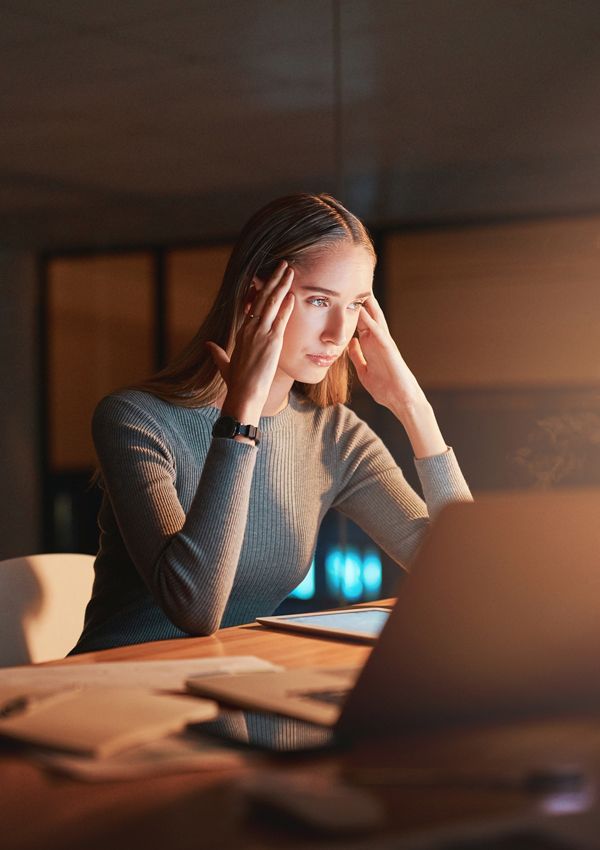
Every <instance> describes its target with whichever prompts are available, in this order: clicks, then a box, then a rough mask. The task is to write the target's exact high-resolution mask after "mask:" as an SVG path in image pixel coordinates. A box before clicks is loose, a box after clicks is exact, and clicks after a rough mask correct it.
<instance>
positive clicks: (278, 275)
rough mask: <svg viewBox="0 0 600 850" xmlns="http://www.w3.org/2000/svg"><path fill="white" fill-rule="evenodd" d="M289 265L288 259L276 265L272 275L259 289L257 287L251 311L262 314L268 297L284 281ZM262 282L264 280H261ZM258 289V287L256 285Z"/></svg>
mask: <svg viewBox="0 0 600 850" xmlns="http://www.w3.org/2000/svg"><path fill="white" fill-rule="evenodd" d="M288 268H289V266H288V263H287V261H286V260H282V261H281V262H280V263H279V264H278V265H277V267H276V269H275V271H274V272H273V274H272V275H271V277H270V278H269V279H268V280H267V281H266V283H264V284H263V285H262V286H261V287H260V288H259V289H257V293H256V297H255V298H254V300H253V302H252V310H251V311H250V312H252V313H254V314H255V315H259V316H260V315H262V313H263V309H264V306H265V304H266V303H267V299H268V298H269V297H270V296H271V294H272V293H273V292H274V291H275V290H276V289H277V287H278V286H279V284H280V283H281V282H282V280H283V278H284V275H285V273H286V271H287V270H288ZM260 283H262V281H260ZM255 289H256V287H255Z"/></svg>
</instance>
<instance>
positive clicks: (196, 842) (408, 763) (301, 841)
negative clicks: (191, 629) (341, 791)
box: [0, 625, 600, 850]
mask: <svg viewBox="0 0 600 850" xmlns="http://www.w3.org/2000/svg"><path fill="white" fill-rule="evenodd" d="M368 651H369V650H368V648H367V647H365V646H361V645H359V644H351V643H344V642H340V641H333V640H324V639H321V638H316V637H303V636H299V635H292V634H285V633H282V632H281V633H280V632H274V631H268V630H265V629H263V628H261V627H257V626H254V625H248V626H240V627H237V628H232V629H224V630H222V631H220V632H219V633H217V634H216V635H215V636H213V637H207V638H189V639H187V640H179V641H164V642H159V643H152V644H144V645H140V646H135V647H124V648H119V649H115V650H108V651H105V652H101V653H94V654H90V655H85V656H77V657H74V658H71V659H68V660H66V661H65V662H61V663H68V664H79V663H84V662H89V661H100V660H102V661H109V660H114V661H119V660H126V659H130V660H131V659H168V658H192V657H210V656H227V655H258V656H260V657H263V658H266V659H268V660H270V661H274V662H277V663H281V664H285V665H287V666H290V667H293V666H304V665H320V666H325V665H327V666H332V665H341V666H349V665H351V664H355V663H360V662H361V661H363V660H364V659H365V658H366V655H367V653H368ZM556 761H559V762H561V763H565V762H568V763H570V764H574V763H576V764H584V765H586V766H587V767H588V768H589V769H590V770H591V771H593V772H594V773H595V772H596V769H597V767H598V765H600V720H599V721H596V720H585V719H583V720H570V721H562V722H546V723H537V724H533V723H529V724H515V725H514V726H512V727H504V728H501V729H481V730H479V729H469V730H463V731H461V732H460V733H458V732H455V733H453V734H450V733H439V734H436V735H431V734H430V735H421V736H415V735H412V736H404V737H402V738H399V739H397V740H395V741H394V742H389V741H388V742H381V743H377V744H372V745H370V746H362V747H359V748H356V749H355V750H353V751H352V752H347V753H337V754H332V753H329V754H323V755H314V756H310V757H307V756H302V757H293V758H291V757H287V758H285V759H282V757H276V756H267V755H262V754H261V755H252V756H251V757H249V759H248V763H247V765H246V766H244V767H241V768H235V769H229V770H227V771H225V770H221V771H213V772H207V773H202V772H198V773H193V774H182V775H176V776H164V777H156V778H152V779H144V780H136V781H134V782H122V783H116V782H115V783H105V784H99V785H86V784H83V783H78V782H76V781H74V780H70V779H67V778H63V777H58V776H54V775H51V774H48V773H45V772H44V771H42V770H41V769H40V768H38V767H37V766H36V765H34V764H33V763H32V762H29V761H27V760H26V759H25V758H23V757H22V756H21V755H20V754H19V751H18V750H17V749H16V748H12V749H11V748H9V747H4V748H3V749H2V751H1V754H0V818H1V820H0V824H1V826H0V830H1V835H2V837H0V847H2V848H5V850H33V848H36V850H37V848H40V850H41V848H44V850H59V848H60V850H76V849H77V850H79V848H85V850H96V848H97V849H98V850H100V848H102V850H118V848H127V850H132V848H136V847H140V848H141V847H143V848H144V850H155V848H156V850H167V848H168V850H187V848H190V850H191V848H194V850H197V848H203V847H206V848H211V850H234V848H235V850H238V848H242V850H258V848H275V847H282V846H285V847H290V848H300V847H307V846H310V844H311V842H316V843H318V846H319V847H321V846H329V845H328V844H326V843H324V842H325V839H324V838H323V836H317V837H315V836H312V837H311V836H310V835H309V834H307V833H305V832H302V831H301V830H299V829H297V828H294V827H293V826H291V825H289V824H287V823H273V822H272V821H271V820H269V819H268V818H267V817H266V816H261V815H260V814H257V813H254V814H252V815H250V816H248V815H247V814H244V813H243V811H242V810H241V809H240V805H239V801H238V800H237V799H236V795H235V791H234V789H233V786H234V784H235V780H236V779H237V778H238V777H239V776H240V775H243V774H244V773H247V772H251V771H256V770H258V771H265V770H269V771H281V772H286V773H290V772H291V773H294V772H298V771H302V772H304V771H307V770H308V771H314V772H315V774H319V775H326V774H330V775H337V774H339V773H344V772H353V771H355V770H357V769H361V770H362V769H365V768H369V767H378V768H380V767H385V766H390V765H392V766H396V767H406V768H415V767H419V768H422V767H427V768H439V769H442V770H454V769H456V767H457V766H459V767H463V768H464V767H469V768H472V769H473V770H480V769H488V770H489V769H490V768H492V769H494V770H498V769H499V770H504V769H507V768H508V769H510V770H515V769H517V770H518V769H521V768H530V767H531V766H532V765H541V766H543V765H547V764H548V763H552V762H554V763H556ZM375 793H377V794H378V796H380V798H381V799H382V800H383V801H384V803H385V805H386V807H387V811H388V823H387V825H386V827H385V829H384V831H383V833H382V834H383V835H385V834H388V833H391V834H396V833H397V832H405V831H407V830H413V829H416V828H420V827H424V826H430V825H433V824H437V823H439V824H441V823H446V822H448V821H456V820H461V819H466V818H477V819H481V818H487V817H494V816H500V815H502V814H504V813H509V812H518V811H525V810H527V809H530V808H531V807H532V806H533V805H534V800H533V799H532V797H531V796H530V795H528V794H526V793H525V792H524V791H518V790H513V791H507V790H504V791H497V790H496V791H494V790H489V789H485V788H483V787H480V788H473V787H472V788H461V787H429V788H425V787H423V788H393V787H388V788H380V789H377V791H376V792H375ZM599 834H600V829H599ZM378 837H380V836H371V837H369V838H367V845H365V846H376V840H377V838H378ZM332 846H336V847H338V848H339V847H343V848H344V850H346V848H348V847H351V846H352V845H351V841H350V839H349V838H347V839H343V840H342V842H341V843H340V842H339V841H338V842H337V843H333V844H332Z"/></svg>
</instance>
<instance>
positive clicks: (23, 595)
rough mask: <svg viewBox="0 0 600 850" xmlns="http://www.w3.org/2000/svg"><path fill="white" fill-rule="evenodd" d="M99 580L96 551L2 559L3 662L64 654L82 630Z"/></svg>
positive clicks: (0, 636) (0, 641) (0, 654)
mask: <svg viewBox="0 0 600 850" xmlns="http://www.w3.org/2000/svg"><path fill="white" fill-rule="evenodd" d="M93 581H94V556H93V555H80V554H73V553H65V554H55V553H52V554H43V555H27V556H24V557H22V558H11V559H10V560H6V561H0V667H10V666H14V665H16V664H29V663H32V662H39V661H51V660H53V659H56V658H64V656H65V655H66V654H67V653H68V652H69V651H70V650H71V649H72V648H73V646H74V645H75V643H76V642H77V639H78V638H79V635H80V634H81V629H82V627H83V619H84V614H85V606H86V604H87V602H88V601H89V599H90V596H91V594H92V584H93Z"/></svg>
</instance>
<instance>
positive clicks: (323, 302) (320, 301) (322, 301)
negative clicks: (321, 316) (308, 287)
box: [308, 297, 327, 307]
mask: <svg viewBox="0 0 600 850" xmlns="http://www.w3.org/2000/svg"><path fill="white" fill-rule="evenodd" d="M308 303H309V304H314V306H315V307H327V299H326V298H316V297H315V298H309V299H308Z"/></svg>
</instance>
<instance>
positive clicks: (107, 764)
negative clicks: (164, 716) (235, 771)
mask: <svg viewBox="0 0 600 850" xmlns="http://www.w3.org/2000/svg"><path fill="white" fill-rule="evenodd" d="M251 760H252V756H251V754H249V753H247V752H243V753H242V752H240V751H239V750H235V749H233V748H228V747H227V746H226V745H224V744H221V743H218V742H215V741H211V740H209V739H208V738H207V737H203V736H201V735H200V734H198V733H196V732H193V731H190V732H180V733H178V734H176V735H169V736H167V737H165V738H161V739H159V740H157V741H150V742H149V743H147V744H143V745H142V746H139V747H135V748H134V749H129V750H126V751H125V752H121V753H117V754H116V755H112V756H108V757H107V758H103V759H91V758H87V757H85V756H72V755H62V754H60V753H43V754H37V761H38V762H41V764H42V765H44V766H45V767H46V768H49V769H51V770H53V771H57V772H59V773H64V774H67V775H68V776H72V777H74V778H75V779H82V780H84V781H85V782H114V781H117V780H131V779H139V778H141V777H145V776H163V775H165V774H169V773H189V772H192V771H200V770H227V769H231V768H238V767H240V766H244V765H247V764H248V763H249V761H251Z"/></svg>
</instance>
